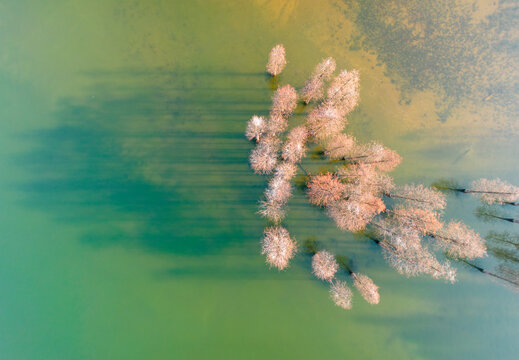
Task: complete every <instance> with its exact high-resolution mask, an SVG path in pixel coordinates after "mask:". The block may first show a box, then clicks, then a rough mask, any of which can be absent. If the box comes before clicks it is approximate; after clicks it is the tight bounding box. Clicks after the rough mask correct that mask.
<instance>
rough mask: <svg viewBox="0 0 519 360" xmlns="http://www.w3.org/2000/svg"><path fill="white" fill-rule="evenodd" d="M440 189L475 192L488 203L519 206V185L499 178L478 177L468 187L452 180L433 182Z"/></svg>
mask: <svg viewBox="0 0 519 360" xmlns="http://www.w3.org/2000/svg"><path fill="white" fill-rule="evenodd" d="M433 186H434V187H436V188H437V189H439V190H450V191H457V192H461V193H466V194H473V195H476V196H478V197H479V198H480V200H481V201H483V202H484V203H486V204H489V205H491V204H500V205H515V206H519V186H514V185H512V184H510V183H508V182H506V181H503V180H501V179H499V178H496V179H484V178H483V179H478V180H475V181H473V182H472V183H470V186H469V187H468V188H464V187H461V186H460V185H459V184H458V183H456V182H454V181H452V180H446V179H442V180H439V181H437V182H436V183H434V184H433Z"/></svg>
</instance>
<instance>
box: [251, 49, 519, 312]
mask: <svg viewBox="0 0 519 360" xmlns="http://www.w3.org/2000/svg"><path fill="white" fill-rule="evenodd" d="M285 65H286V59H285V49H284V47H283V46H282V45H277V46H275V47H274V48H273V49H272V51H271V53H270V56H269V61H268V64H267V72H269V73H270V74H271V75H273V76H277V75H279V74H280V73H281V71H282V70H283V68H284V66H285ZM335 68H336V63H335V60H334V59H332V58H327V59H324V60H323V61H322V62H320V63H319V64H318V65H317V66H316V67H315V69H314V71H313V72H312V74H311V76H310V78H309V80H308V81H307V82H306V83H305V85H304V87H303V88H302V89H301V91H300V95H299V96H298V94H297V91H296V90H295V89H294V88H293V87H292V86H290V85H284V86H281V87H279V88H277V90H275V92H274V94H273V97H272V107H271V109H270V113H269V115H268V117H262V116H256V115H255V116H253V117H252V118H251V119H250V121H249V123H248V125H247V129H246V136H247V138H248V139H249V140H252V141H255V142H256V146H255V148H254V149H253V150H252V151H251V154H250V159H249V160H250V165H251V168H252V169H253V170H254V172H255V173H258V174H265V175H271V178H270V180H269V182H268V186H267V188H266V190H265V194H264V199H263V200H262V201H261V202H260V210H259V213H260V214H261V215H262V216H264V217H265V218H267V219H268V221H269V222H270V223H271V224H270V225H269V226H268V227H267V228H266V229H265V233H264V238H263V240H262V253H263V254H264V255H265V256H266V260H267V263H268V264H269V265H270V266H274V267H276V268H278V269H279V270H283V269H285V268H287V267H288V265H289V262H290V260H291V259H292V258H293V257H294V255H295V254H296V251H297V243H296V241H295V239H293V237H291V236H290V234H289V232H288V230H287V229H286V228H284V227H283V226H282V225H281V223H282V220H283V218H284V216H285V212H286V204H287V202H288V200H289V198H290V197H291V195H292V193H293V185H292V183H293V180H294V178H295V176H296V175H297V174H298V171H299V170H301V171H302V173H303V175H304V177H305V179H306V181H305V182H306V189H307V190H306V194H307V197H308V200H309V202H310V203H311V204H313V205H315V206H318V207H321V208H323V209H324V210H325V211H326V213H327V214H328V216H329V217H330V218H331V219H332V220H333V221H334V222H335V223H336V225H337V227H338V228H339V229H341V230H345V231H352V232H366V233H369V234H372V235H371V236H372V238H373V239H374V240H375V241H376V243H377V244H379V245H380V248H381V250H382V253H383V254H384V257H385V259H386V260H387V262H388V263H389V264H390V265H391V266H392V267H394V268H395V269H396V270H397V271H398V272H399V273H402V274H404V275H407V276H416V275H420V274H427V275H430V276H432V277H433V278H438V279H440V278H441V279H445V280H447V281H449V282H454V281H455V277H456V269H455V268H454V267H453V266H452V265H451V263H450V261H449V259H461V260H463V261H466V262H468V260H472V259H475V258H480V257H483V256H485V255H486V252H487V249H486V246H485V242H484V240H483V239H482V238H481V237H480V236H479V234H477V233H476V232H475V231H473V230H472V229H470V228H469V227H468V226H466V225H465V224H463V223H462V222H461V221H457V220H453V221H450V222H448V223H446V224H445V223H444V222H443V221H442V218H441V216H442V210H443V209H444V208H445V206H446V198H445V195H444V193H443V192H441V191H439V190H438V189H435V188H430V187H426V186H423V185H414V184H411V185H403V186H396V185H395V184H394V182H393V179H392V178H391V176H390V175H389V173H390V172H391V170H393V169H394V168H395V167H396V166H397V165H398V164H399V163H400V162H401V157H400V156H399V155H398V154H397V153H396V152H395V151H394V150H391V149H389V148H387V147H385V146H384V145H382V144H380V143H378V142H375V141H372V142H369V143H361V142H359V141H358V140H357V139H356V138H355V137H353V136H352V135H350V134H347V133H345V132H344V129H345V127H346V125H347V123H348V119H347V116H348V114H349V113H350V112H351V111H352V110H354V109H355V107H356V106H357V103H358V101H359V73H358V71H356V70H352V71H347V70H342V71H340V72H339V73H338V74H337V75H336V76H335V77H334V76H333V75H334V73H335ZM326 85H328V88H327V89H325V88H326ZM298 99H301V101H302V102H303V103H304V104H306V105H309V104H311V105H310V106H312V107H311V108H310V109H309V110H308V113H307V116H306V119H305V121H304V123H302V124H294V125H293V126H289V125H292V124H289V119H290V118H291V116H292V114H293V112H294V110H295V109H296V107H297V103H298ZM315 147H319V148H322V149H323V156H324V157H325V158H326V159H327V160H329V162H328V165H329V166H328V169H327V171H325V172H319V173H311V172H309V171H308V170H307V169H305V168H304V167H303V166H302V164H301V161H302V159H303V158H305V156H306V154H307V152H308V149H309V148H315ZM456 190H457V191H463V192H466V193H472V194H477V195H479V196H480V197H481V199H482V200H483V201H486V202H488V203H506V204H514V205H517V202H518V200H519V188H517V187H514V186H512V185H509V184H507V183H505V182H502V181H501V180H499V179H497V180H486V179H481V180H478V181H475V182H474V183H473V184H472V185H471V187H470V189H456ZM442 253H443V254H446V255H447V256H445V257H444V258H443V259H439V258H438V254H442ZM469 264H470V263H469ZM339 269H340V266H339V263H338V262H337V257H336V256H335V255H334V254H333V253H331V252H329V251H327V250H320V251H316V252H315V253H314V254H313V259H312V270H313V274H314V275H315V276H316V277H317V278H318V279H320V280H323V281H326V282H329V283H330V294H331V298H332V300H333V301H334V302H335V304H337V305H338V306H340V307H342V308H345V309H349V308H350V307H351V303H352V301H351V300H352V291H351V290H350V288H349V287H348V285H347V282H346V281H344V280H339V279H338V278H337V277H338V272H339ZM346 273H347V274H348V275H349V276H350V278H351V280H352V282H353V285H354V286H355V288H356V289H357V290H358V291H359V293H360V294H361V295H362V297H363V298H364V299H365V300H366V301H367V302H368V303H370V304H377V303H378V302H379V301H380V296H379V293H378V287H377V286H376V285H375V284H374V282H373V281H372V280H371V279H370V278H369V277H368V276H366V275H364V274H359V273H356V272H353V271H351V270H349V269H346Z"/></svg>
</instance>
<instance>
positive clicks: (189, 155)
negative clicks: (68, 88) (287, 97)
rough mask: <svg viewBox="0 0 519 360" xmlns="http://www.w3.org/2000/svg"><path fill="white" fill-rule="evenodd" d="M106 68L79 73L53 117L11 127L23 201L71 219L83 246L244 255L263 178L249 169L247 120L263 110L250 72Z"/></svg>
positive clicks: (264, 96)
mask: <svg viewBox="0 0 519 360" xmlns="http://www.w3.org/2000/svg"><path fill="white" fill-rule="evenodd" d="M208 75H209V74H199V73H193V74H177V73H172V72H169V73H162V72H160V71H151V72H148V71H139V70H136V71H133V72H132V71H130V70H124V71H118V72H114V73H107V72H100V73H96V74H87V75H86V76H87V77H89V78H90V79H94V83H95V85H94V86H93V87H92V89H91V95H90V96H86V97H85V98H82V99H64V100H62V101H61V102H60V104H59V106H58V110H57V111H56V114H55V115H56V119H55V125H54V126H52V127H50V128H44V129H40V130H37V131H32V132H30V133H24V134H21V135H20V136H21V141H27V142H29V143H30V145H31V150H30V151H28V152H26V153H24V154H22V155H20V156H18V157H16V158H15V159H13V160H14V161H15V163H16V165H17V166H21V167H22V168H23V170H24V171H25V174H26V175H25V178H24V181H22V182H21V183H20V184H18V185H17V187H18V188H19V190H21V191H22V192H23V193H24V195H25V196H24V202H25V203H26V205H27V206H30V207H35V208H38V209H41V210H43V211H44V212H46V213H48V214H50V215H51V216H53V217H54V218H55V219H56V221H59V222H64V223H71V224H73V225H74V226H76V227H78V228H80V229H81V231H82V235H81V240H82V241H83V242H85V243H88V244H91V245H93V246H110V245H119V246H132V247H141V248H145V249H147V250H150V251H158V252H164V253H183V254H197V255H199V254H211V253H214V252H217V251H220V250H221V249H223V248H225V247H229V246H233V245H237V244H240V246H241V247H243V246H244V244H245V246H246V245H251V252H254V253H256V251H257V249H256V247H257V242H258V234H261V232H262V230H261V228H262V226H263V223H262V221H261V219H259V218H258V217H257V216H256V215H255V211H256V206H257V199H258V198H259V197H260V194H261V193H262V191H263V187H264V184H263V181H264V180H263V179H261V178H259V177H254V176H252V175H251V173H250V171H249V168H248V164H247V160H246V159H247V157H248V152H249V150H250V147H251V145H250V144H249V143H248V142H247V141H246V139H244V137H243V129H244V126H245V123H246V120H247V119H248V117H250V116H251V114H254V113H258V114H260V113H262V112H265V109H268V104H269V97H270V92H269V89H268V88H251V87H249V86H247V85H248V84H247V82H248V80H249V79H248V78H249V77H250V76H258V75H261V74H239V73H237V74H233V73H227V72H223V73H219V74H214V73H212V74H210V76H208Z"/></svg>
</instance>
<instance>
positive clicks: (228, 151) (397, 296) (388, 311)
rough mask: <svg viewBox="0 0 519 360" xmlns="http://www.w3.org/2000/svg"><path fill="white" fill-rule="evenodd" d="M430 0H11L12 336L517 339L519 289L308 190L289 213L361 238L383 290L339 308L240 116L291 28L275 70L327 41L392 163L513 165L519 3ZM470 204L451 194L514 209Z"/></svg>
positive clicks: (1, 259) (432, 342)
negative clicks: (285, 240) (395, 235)
mask: <svg viewBox="0 0 519 360" xmlns="http://www.w3.org/2000/svg"><path fill="white" fill-rule="evenodd" d="M422 3H427V2H421V1H396V2H387V1H378V0H376V1H375V0H372V1H358V2H357V1H353V0H348V1H330V2H328V1H311V0H286V1H281V0H279V1H275V0H257V1H238V0H236V1H226V2H224V1H209V0H205V1H159V0H153V1H143V0H133V1H124V2H122V1H115V0H103V1H101V0H90V1H86V0H73V1H57V0H47V1H31V0H19V1H7V0H0V45H1V52H0V174H1V176H0V225H1V229H2V231H1V232H0V234H1V235H0V284H1V286H2V287H1V288H2V292H1V295H0V324H1V325H0V358H1V359H164V358H166V359H280V358H285V359H332V358H341V359H513V358H515V357H516V354H517V352H518V351H519V345H518V343H517V331H518V330H519V325H518V322H519V310H518V309H517V301H518V299H519V298H518V294H517V293H515V292H513V291H512V290H510V289H508V288H506V287H504V286H502V284H500V283H497V282H494V281H491V279H490V278H488V277H485V276H484V275H482V274H480V273H477V272H475V271H473V270H471V269H468V268H465V267H462V266H458V272H459V275H458V279H459V280H458V282H457V283H456V284H454V285H450V284H445V283H443V282H441V281H435V280H432V279H429V278H413V279H407V278H405V277H402V276H400V275H398V274H397V273H396V272H395V271H393V270H392V269H391V268H389V267H388V265H386V264H385V262H384V261H383V259H382V255H381V253H380V250H379V249H378V248H377V247H376V246H375V245H373V244H372V243H370V242H369V241H367V240H366V239H363V238H357V237H354V236H353V235H351V234H345V233H341V232H340V231H338V230H337V229H335V227H334V226H333V224H332V223H331V222H330V221H329V220H328V219H327V218H326V216H325V215H324V214H323V213H321V212H320V211H318V209H315V208H310V207H308V206H305V205H304V204H305V199H304V197H303V195H302V194H301V193H298V194H296V196H295V197H294V198H293V199H292V200H291V202H290V204H289V205H290V213H289V216H288V218H287V220H286V226H287V227H288V229H289V230H290V231H291V233H292V234H293V235H294V236H295V237H296V238H297V239H298V240H300V241H304V240H305V239H307V238H316V239H318V240H319V241H320V242H322V243H323V244H325V245H326V246H327V247H328V248H329V249H330V250H332V251H334V252H336V253H339V254H344V255H347V256H348V257H349V258H351V259H352V261H353V262H354V264H355V266H356V267H357V268H358V269H359V271H361V272H363V273H366V274H368V275H369V276H370V277H372V278H373V279H374V280H375V282H376V283H377V284H378V285H379V286H380V288H381V289H380V293H381V303H380V305H378V306H369V305H368V304H367V303H365V302H364V301H363V300H362V299H361V298H360V296H359V295H358V294H355V295H356V296H355V298H354V306H353V309H352V310H351V311H342V310H340V309H339V308H337V307H335V306H334V305H333V303H332V302H331V301H330V300H329V298H328V292H327V287H326V286H325V285H324V284H323V283H321V282H319V281H317V280H315V279H314V278H313V277H312V276H311V274H310V259H309V257H308V256H305V255H304V254H300V255H298V257H297V258H296V259H295V261H294V262H293V264H292V266H291V268H290V269H289V270H288V271H286V272H282V273H278V272H277V271H274V270H269V269H268V267H267V266H265V264H264V259H263V257H262V256H260V255H259V239H260V237H261V233H262V230H263V227H264V226H265V223H264V221H263V219H261V218H260V217H259V216H258V215H257V214H255V212H256V210H257V201H258V199H259V198H260V197H261V194H262V192H263V188H264V186H265V179H264V178H262V177H260V176H256V175H254V174H252V173H251V171H250V170H249V168H248V164H247V156H248V152H249V151H250V148H251V144H249V143H248V142H247V141H246V140H245V139H244V137H243V130H244V127H245V124H246V121H247V120H248V118H249V117H250V116H251V115H252V114H254V113H256V114H265V113H266V112H267V111H268V106H269V101H270V100H269V98H270V95H271V92H272V83H271V82H270V80H269V79H268V78H267V77H266V76H265V75H264V73H263V69H264V65H265V60H266V55H267V53H268V51H269V49H270V48H271V47H272V46H273V45H275V44H276V43H279V42H282V43H283V44H284V45H285V47H286V49H287V54H288V60H289V65H288V66H287V68H286V70H285V72H284V73H283V75H282V76H281V79H280V82H281V83H291V84H293V85H294V86H296V87H300V86H302V84H303V82H304V80H305V78H306V76H307V75H308V74H309V72H310V71H311V69H312V67H313V65H314V64H315V63H316V62H318V61H319V60H320V59H321V58H322V57H324V56H333V57H335V58H336V59H337V63H338V65H339V66H340V67H341V68H348V69H350V68H357V69H359V70H360V73H361V79H362V80H361V105H360V107H359V109H358V110H356V111H355V112H354V113H353V114H352V116H351V118H350V125H349V128H348V130H349V131H351V132H352V133H354V134H355V135H356V136H357V137H358V138H359V139H362V140H367V139H377V140H379V141H382V142H383V143H384V144H386V145H388V146H390V147H392V148H394V149H395V150H397V151H398V152H399V153H400V154H401V155H402V156H403V158H404V161H403V162H402V164H401V165H400V166H399V167H398V169H397V170H395V172H394V174H393V175H394V177H395V179H396V181H397V182H398V183H408V182H422V183H425V184H430V183H432V182H433V181H434V180H436V179H438V178H441V177H446V176H448V177H453V178H456V179H457V180H458V181H460V182H461V183H466V182H468V181H470V180H472V179H475V178H478V177H482V176H486V177H494V176H500V177H502V178H503V179H506V180H508V181H510V182H512V183H515V184H519V171H518V168H517V158H518V155H519V146H518V145H517V144H518V140H519V126H518V122H517V115H518V110H517V101H516V100H517V96H518V93H519V91H518V89H517V78H518V70H517V69H518V68H519V67H518V66H517V65H518V64H517V59H518V58H519V57H518V56H517V55H518V54H517V49H518V48H519V47H518V46H517V38H518V27H517V25H515V23H516V22H517V21H516V20H517V11H518V10H517V7H516V5H514V3H513V2H507V1H501V2H496V3H494V2H492V1H489V2H487V1H476V2H474V3H472V2H469V1H456V2H453V1H434V2H431V4H430V5H423V4H422ZM514 20H515V21H514ZM477 206H478V202H477V201H476V200H475V199H472V198H467V197H455V196H450V197H449V206H448V208H447V210H446V214H445V215H446V217H447V218H448V217H454V218H462V219H464V220H465V221H466V222H467V223H468V224H469V225H471V226H473V227H474V228H475V229H476V230H477V231H478V232H480V233H481V234H482V235H485V234H486V233H487V232H488V231H490V230H495V231H510V232H515V233H517V232H519V226H517V224H508V223H504V222H501V223H499V222H498V223H483V222H480V221H479V220H478V219H477V218H476V217H475V216H474V209H475V208H476V207H477ZM503 211H505V212H507V213H508V214H509V215H514V216H516V217H518V216H519V214H518V212H517V209H504V210H503ZM514 211H515V212H514ZM514 226H515V227H514ZM496 261H497V260H496V259H494V258H492V257H489V258H487V259H484V260H482V261H480V262H478V263H479V264H481V265H484V266H488V267H489V268H492V267H493V266H494V265H496ZM512 265H513V264H512Z"/></svg>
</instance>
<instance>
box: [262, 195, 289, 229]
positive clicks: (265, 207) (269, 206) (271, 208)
mask: <svg viewBox="0 0 519 360" xmlns="http://www.w3.org/2000/svg"><path fill="white" fill-rule="evenodd" d="M258 213H259V214H260V215H261V216H263V217H264V218H267V219H268V220H270V221H271V222H273V223H275V224H278V223H279V222H280V221H281V220H283V218H284V217H285V214H286V211H285V206H284V204H282V203H279V202H277V201H273V200H262V201H260V205H259V210H258Z"/></svg>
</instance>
